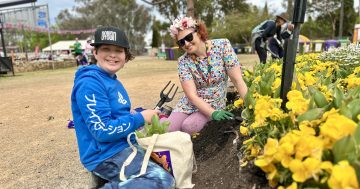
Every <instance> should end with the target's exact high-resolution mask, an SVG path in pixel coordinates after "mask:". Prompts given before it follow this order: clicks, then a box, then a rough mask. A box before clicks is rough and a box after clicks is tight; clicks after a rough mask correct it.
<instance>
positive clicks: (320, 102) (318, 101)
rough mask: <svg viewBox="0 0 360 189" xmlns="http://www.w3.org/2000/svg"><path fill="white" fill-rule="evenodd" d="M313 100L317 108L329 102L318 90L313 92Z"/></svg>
mask: <svg viewBox="0 0 360 189" xmlns="http://www.w3.org/2000/svg"><path fill="white" fill-rule="evenodd" d="M314 101H315V104H316V106H317V107H318V108H323V107H325V106H326V105H327V104H329V102H328V101H327V100H326V97H325V95H324V94H323V93H322V92H320V91H318V90H316V91H315V92H314Z"/></svg>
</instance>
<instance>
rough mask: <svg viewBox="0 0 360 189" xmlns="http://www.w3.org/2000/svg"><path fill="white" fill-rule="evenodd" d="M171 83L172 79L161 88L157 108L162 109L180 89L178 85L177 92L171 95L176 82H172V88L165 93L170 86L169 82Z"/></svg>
mask: <svg viewBox="0 0 360 189" xmlns="http://www.w3.org/2000/svg"><path fill="white" fill-rule="evenodd" d="M170 83H171V81H169V82H168V83H167V84H166V85H165V87H164V88H163V89H162V90H161V92H160V100H159V102H158V103H157V104H156V106H155V109H160V108H161V106H162V105H164V103H165V102H171V101H172V100H173V98H174V96H175V94H176V92H177V90H178V88H179V87H176V89H175V92H174V93H173V94H172V96H171V97H170V95H169V94H170V92H171V91H172V90H173V88H174V86H175V84H172V86H171V87H170V90H169V91H168V92H167V93H164V91H165V89H166V88H167V87H168V86H169V84H170Z"/></svg>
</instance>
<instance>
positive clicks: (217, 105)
mask: <svg viewBox="0 0 360 189" xmlns="http://www.w3.org/2000/svg"><path fill="white" fill-rule="evenodd" d="M169 30H170V32H171V36H172V38H173V39H174V40H176V43H177V44H178V45H179V47H180V48H182V49H183V50H184V51H185V53H184V54H183V55H182V56H181V57H180V58H179V59H178V74H179V79H180V82H181V86H182V88H183V90H184V93H185V95H184V97H182V98H181V99H180V101H179V102H178V103H177V105H176V107H175V108H174V110H173V112H172V113H171V115H170V116H169V118H168V121H170V122H171V124H170V126H169V131H179V130H180V131H183V132H187V133H189V134H192V133H196V132H199V131H200V130H201V129H202V128H203V127H204V126H205V124H206V123H207V122H208V121H210V120H225V119H232V118H233V115H232V114H231V113H230V112H227V111H224V110H223V109H224V108H225V105H226V90H227V81H228V77H230V79H231V81H232V82H233V83H234V85H235V87H236V89H237V90H238V92H239V93H240V96H241V97H242V98H244V97H245V95H246V93H247V86H246V84H245V82H244V80H243V79H242V75H241V69H240V63H239V60H238V58H237V56H236V54H235V52H234V50H233V48H232V46H231V44H230V42H229V40H228V39H213V40H208V33H207V31H206V26H205V24H204V23H203V22H200V21H196V20H194V19H192V18H191V17H183V18H181V19H175V20H174V21H173V23H172V25H171V26H170V28H169Z"/></svg>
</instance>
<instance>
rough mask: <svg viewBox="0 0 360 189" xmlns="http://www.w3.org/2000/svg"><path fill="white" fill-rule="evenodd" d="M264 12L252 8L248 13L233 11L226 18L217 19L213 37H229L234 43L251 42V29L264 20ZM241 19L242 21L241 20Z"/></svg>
mask: <svg viewBox="0 0 360 189" xmlns="http://www.w3.org/2000/svg"><path fill="white" fill-rule="evenodd" d="M260 15H262V12H261V13H260V11H259V10H258V9H257V8H256V7H252V8H250V11H248V12H246V13H239V12H232V13H230V14H228V15H225V18H224V19H217V20H216V21H215V22H214V24H213V32H212V33H211V35H210V37H212V38H228V39H229V40H230V41H231V42H233V43H246V44H248V45H249V44H250V43H251V31H252V29H253V28H254V27H255V26H256V25H257V24H259V23H261V22H262V21H263V18H262V17H261V16H260ZM240 20H241V21H240Z"/></svg>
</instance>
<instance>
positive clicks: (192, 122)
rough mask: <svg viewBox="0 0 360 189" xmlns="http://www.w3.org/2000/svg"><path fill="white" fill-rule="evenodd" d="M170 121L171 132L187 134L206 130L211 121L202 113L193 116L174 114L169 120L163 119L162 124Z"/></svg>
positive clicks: (169, 129)
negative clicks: (206, 125) (205, 127)
mask: <svg viewBox="0 0 360 189" xmlns="http://www.w3.org/2000/svg"><path fill="white" fill-rule="evenodd" d="M165 120H167V121H169V122H170V126H169V128H168V131H169V132H172V131H182V132H185V133H189V134H193V133H197V132H199V131H200V130H201V129H202V128H204V126H205V124H206V123H207V122H208V121H210V119H209V118H208V117H206V116H205V115H204V114H202V113H200V112H195V113H192V114H185V113H181V112H172V113H171V114H170V116H169V117H168V118H163V119H161V120H160V122H163V121H165Z"/></svg>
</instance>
